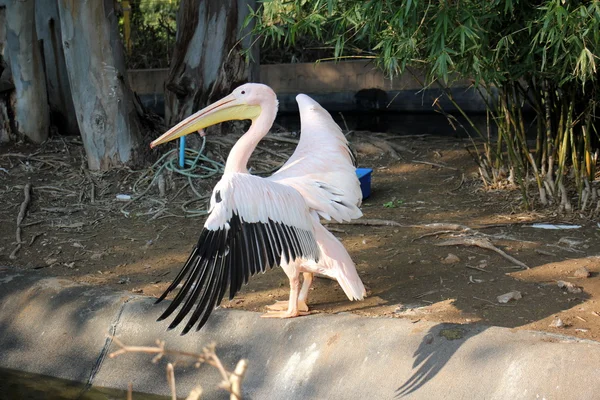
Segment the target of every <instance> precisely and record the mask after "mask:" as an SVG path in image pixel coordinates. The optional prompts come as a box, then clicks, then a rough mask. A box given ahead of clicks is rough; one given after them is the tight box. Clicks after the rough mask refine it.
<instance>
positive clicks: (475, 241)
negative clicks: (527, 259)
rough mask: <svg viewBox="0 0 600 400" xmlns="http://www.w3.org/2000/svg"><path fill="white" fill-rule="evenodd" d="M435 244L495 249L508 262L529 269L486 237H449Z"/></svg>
mask: <svg viewBox="0 0 600 400" xmlns="http://www.w3.org/2000/svg"><path fill="white" fill-rule="evenodd" d="M436 246H476V247H481V248H482V249H488V250H492V251H495V252H496V253H498V254H500V255H501V256H502V257H504V258H506V259H507V260H509V261H510V262H512V263H514V264H517V265H518V266H520V267H521V268H525V269H529V267H528V266H527V265H525V264H524V263H523V262H521V261H519V260H517V259H516V258H514V257H513V256H511V255H509V254H507V253H506V252H504V251H503V250H500V249H499V248H497V247H496V246H494V245H493V244H492V242H490V240H489V239H487V238H464V239H450V240H446V241H445V242H443V243H438V244H436Z"/></svg>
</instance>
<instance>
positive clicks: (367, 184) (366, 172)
mask: <svg viewBox="0 0 600 400" xmlns="http://www.w3.org/2000/svg"><path fill="white" fill-rule="evenodd" d="M371 172H373V170H372V169H371V168H356V176H358V180H359V181H360V190H361V191H362V198H363V200H364V199H366V198H367V197H369V196H370V195H371Z"/></svg>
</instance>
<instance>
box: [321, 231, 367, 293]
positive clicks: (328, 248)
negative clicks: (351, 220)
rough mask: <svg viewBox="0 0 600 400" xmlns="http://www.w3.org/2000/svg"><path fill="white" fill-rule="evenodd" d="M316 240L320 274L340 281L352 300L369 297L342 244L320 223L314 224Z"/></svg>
mask: <svg viewBox="0 0 600 400" xmlns="http://www.w3.org/2000/svg"><path fill="white" fill-rule="evenodd" d="M313 226H314V229H315V239H316V240H317V244H318V245H319V248H320V250H321V255H320V259H319V271H318V272H319V273H321V274H323V275H326V276H328V277H331V278H334V279H336V280H337V281H338V283H339V284H340V286H341V287H342V289H343V290H344V293H346V296H348V299H350V300H362V299H364V298H365V296H366V295H367V291H366V290H365V286H364V285H363V283H362V281H361V280H360V277H359V276H358V273H357V272H356V266H355V265H354V262H353V261H352V259H351V258H350V254H348V252H347V251H346V249H345V248H344V246H343V245H342V243H340V241H339V240H338V239H337V238H336V237H335V236H333V234H332V233H331V232H329V231H328V230H327V229H325V227H324V226H323V225H321V223H320V222H319V221H314V223H313Z"/></svg>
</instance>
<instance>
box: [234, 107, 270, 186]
mask: <svg viewBox="0 0 600 400" xmlns="http://www.w3.org/2000/svg"><path fill="white" fill-rule="evenodd" d="M276 115H277V104H274V105H273V106H271V105H267V106H266V107H262V110H261V113H260V115H259V116H258V117H256V119H254V120H252V125H250V129H248V132H246V133H244V134H243V135H242V137H241V138H240V139H239V140H238V141H237V142H236V143H235V145H234V146H233V147H232V149H231V152H230V153H229V156H228V157H227V162H226V163H225V171H224V173H226V174H227V173H234V172H239V173H246V174H247V173H248V160H249V159H250V156H251V155H252V152H253V151H254V149H255V148H256V145H257V144H258V142H260V140H261V139H262V138H263V137H265V135H266V134H267V133H268V132H269V129H270V128H271V126H273V121H275V116H276Z"/></svg>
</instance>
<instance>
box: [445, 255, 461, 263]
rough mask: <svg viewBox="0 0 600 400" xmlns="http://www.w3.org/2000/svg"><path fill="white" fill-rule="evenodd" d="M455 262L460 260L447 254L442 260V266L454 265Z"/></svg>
mask: <svg viewBox="0 0 600 400" xmlns="http://www.w3.org/2000/svg"><path fill="white" fill-rule="evenodd" d="M457 262H460V258H458V256H457V255H455V254H452V253H448V255H447V256H446V258H444V259H443V260H442V264H456V263H457Z"/></svg>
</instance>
